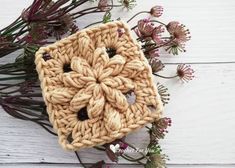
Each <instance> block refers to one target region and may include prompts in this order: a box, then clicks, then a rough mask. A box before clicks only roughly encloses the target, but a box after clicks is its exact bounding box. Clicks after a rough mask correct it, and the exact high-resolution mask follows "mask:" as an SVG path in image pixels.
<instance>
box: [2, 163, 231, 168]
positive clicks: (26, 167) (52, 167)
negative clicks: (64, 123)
mask: <svg viewBox="0 0 235 168" xmlns="http://www.w3.org/2000/svg"><path fill="white" fill-rule="evenodd" d="M15 167H17V168H83V167H80V166H79V165H77V164H4V165H0V168H15ZM109 167H110V168H142V166H139V165H129V164H122V165H109ZM167 167H168V168H234V167H235V165H167Z"/></svg>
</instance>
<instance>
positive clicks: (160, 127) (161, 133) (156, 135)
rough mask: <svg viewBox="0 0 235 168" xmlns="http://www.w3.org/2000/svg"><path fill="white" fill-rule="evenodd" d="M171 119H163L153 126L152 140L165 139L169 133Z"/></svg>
mask: <svg viewBox="0 0 235 168" xmlns="http://www.w3.org/2000/svg"><path fill="white" fill-rule="evenodd" d="M171 123H172V121H171V119H170V118H168V117H165V118H161V119H159V120H158V121H156V122H154V123H153V124H152V128H151V131H152V138H151V139H152V140H153V141H154V139H157V140H158V139H163V138H164V137H165V134H166V133H168V131H167V128H168V126H171Z"/></svg>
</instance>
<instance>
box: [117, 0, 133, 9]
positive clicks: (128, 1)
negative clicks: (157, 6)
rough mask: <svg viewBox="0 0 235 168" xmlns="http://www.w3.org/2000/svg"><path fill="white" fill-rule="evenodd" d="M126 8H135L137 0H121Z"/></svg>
mask: <svg viewBox="0 0 235 168" xmlns="http://www.w3.org/2000/svg"><path fill="white" fill-rule="evenodd" d="M119 3H121V4H122V5H123V7H124V8H127V9H133V8H134V7H135V6H136V0H119Z"/></svg>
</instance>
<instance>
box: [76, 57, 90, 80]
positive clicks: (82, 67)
mask: <svg viewBox="0 0 235 168" xmlns="http://www.w3.org/2000/svg"><path fill="white" fill-rule="evenodd" d="M71 69H72V70H74V71H75V72H77V73H78V74H81V75H83V76H89V77H94V74H93V72H92V70H91V67H90V65H89V64H88V62H87V61H86V60H85V59H83V58H79V57H73V58H72V61H71Z"/></svg>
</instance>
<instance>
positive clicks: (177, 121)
mask: <svg viewBox="0 0 235 168" xmlns="http://www.w3.org/2000/svg"><path fill="white" fill-rule="evenodd" d="M31 2H32V0H27V1H26V0H25V1H19V0H1V7H0V27H4V26H6V25H8V24H9V23H10V22H11V21H13V20H14V18H15V17H16V16H18V15H19V14H20V12H21V11H22V9H23V8H25V7H26V5H28V4H30V3H31ZM137 2H138V6H137V7H136V8H135V9H134V10H133V11H132V12H131V13H125V14H120V13H119V12H120V10H116V15H115V16H116V17H118V16H125V17H124V18H123V17H122V19H125V18H127V17H128V16H132V14H133V13H135V12H136V11H140V10H142V9H145V10H147V9H149V8H150V7H151V6H153V5H155V4H159V5H163V6H164V8H165V12H164V15H163V16H162V18H161V20H162V21H165V22H168V21H171V20H178V21H180V22H182V23H184V24H186V25H187V27H188V28H189V29H190V30H191V33H192V40H191V42H189V44H188V45H187V52H186V53H184V54H182V55H180V56H175V57H173V56H169V55H164V56H163V58H162V60H163V61H164V62H167V63H169V64H168V65H167V66H166V71H164V72H163V73H164V74H166V75H171V74H173V73H174V69H175V68H176V66H177V64H176V63H180V62H186V63H192V64H193V67H194V69H195V70H196V78H195V80H193V81H192V82H190V83H188V84H182V83H180V82H178V81H177V80H173V81H166V80H160V82H162V83H163V84H165V85H166V86H168V88H169V90H170V93H171V101H170V104H169V105H167V106H166V108H165V114H166V116H170V117H171V118H172V119H173V126H172V127H171V128H170V132H169V134H168V135H167V137H166V139H165V140H164V141H163V142H162V147H163V149H164V152H165V153H166V154H167V155H168V156H169V157H170V159H171V160H170V161H169V162H168V164H169V167H170V168H171V167H172V168H173V167H174V168H176V167H177V168H181V167H182V168H184V167H185V168H186V167H187V168H194V167H199V168H200V167H203V168H209V167H210V168H212V167H213V168H214V167H215V168H217V167H218V168H223V167H235V129H234V128H235V121H234V120H235V105H234V102H235V54H234V45H235V29H234V26H235V1H234V0H224V1H221V0H207V1H199V0H190V1H188V0H178V1H175V0H159V1H157V2H156V1H150V0H146V1H141V0H137ZM142 16H144V15H142ZM114 18H115V17H114ZM87 19H90V20H91V19H92V20H97V21H98V20H99V18H98V17H97V16H90V17H87V18H85V19H84V20H79V26H80V27H83V26H84V25H85V24H86V23H88V21H87ZM9 59H10V58H9ZM9 59H7V60H6V59H2V60H0V62H1V63H4V62H6V61H9ZM156 81H159V79H156ZM136 139H138V141H137V140H136ZM129 141H132V142H133V143H135V144H136V146H138V147H143V146H144V145H146V142H147V141H148V135H147V134H146V133H145V131H140V132H138V133H133V134H132V135H130V136H129ZM79 154H80V155H81V157H82V160H83V161H84V162H87V163H92V162H96V161H98V160H101V159H104V160H108V159H107V157H106V156H105V155H104V154H103V153H100V152H98V151H96V150H94V149H89V150H83V151H80V152H79ZM120 163H122V164H123V165H122V166H117V165H112V167H125V168H126V167H128V168H132V167H137V166H136V165H133V166H131V165H130V163H128V162H126V161H124V160H120ZM0 167H3V168H13V167H17V168H21V167H22V168H31V167H37V168H52V167H53V168H55V167H59V168H65V167H66V168H70V167H71V168H72V167H79V164H78V161H77V159H76V157H75V155H74V153H70V152H65V151H63V150H62V149H61V148H60V146H59V145H58V144H57V139H56V137H53V136H52V135H50V134H48V133H47V132H45V131H44V130H43V129H41V128H40V127H39V126H37V125H35V124H33V123H31V122H25V121H21V120H17V119H15V118H12V117H10V116H8V115H7V114H6V113H5V112H4V111H3V110H1V111H0Z"/></svg>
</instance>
